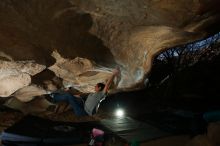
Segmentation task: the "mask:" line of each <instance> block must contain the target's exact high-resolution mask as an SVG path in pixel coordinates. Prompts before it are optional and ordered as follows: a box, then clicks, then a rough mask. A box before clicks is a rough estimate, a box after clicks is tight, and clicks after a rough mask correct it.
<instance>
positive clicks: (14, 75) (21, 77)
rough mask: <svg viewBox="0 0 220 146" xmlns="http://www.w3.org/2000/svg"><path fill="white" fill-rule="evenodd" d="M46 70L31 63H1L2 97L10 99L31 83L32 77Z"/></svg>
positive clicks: (0, 91)
mask: <svg viewBox="0 0 220 146" xmlns="http://www.w3.org/2000/svg"><path fill="white" fill-rule="evenodd" d="M44 69H45V66H44V65H39V64H36V63H34V62H30V61H17V62H15V61H0V97H8V96H10V95H11V94H12V93H14V92H15V91H17V90H18V89H20V88H22V87H25V86H27V85H29V84H30V83H31V76H33V75H35V74H37V73H39V72H41V71H42V70H44Z"/></svg>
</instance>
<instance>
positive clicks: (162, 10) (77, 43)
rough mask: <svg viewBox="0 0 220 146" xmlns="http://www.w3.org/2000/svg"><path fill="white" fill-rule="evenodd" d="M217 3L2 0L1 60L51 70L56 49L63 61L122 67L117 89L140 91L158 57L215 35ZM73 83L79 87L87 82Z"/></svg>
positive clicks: (219, 21) (206, 0) (193, 0)
mask: <svg viewBox="0 0 220 146" xmlns="http://www.w3.org/2000/svg"><path fill="white" fill-rule="evenodd" d="M219 5H220V2H219V0H178V1H177V0H168V1H167V0H138V1H134V0H121V1H119V0H101V1H100V0H28V1H27V0H1V1H0V20H1V21H0V60H7V61H13V60H15V61H18V60H35V61H36V62H37V63H39V64H42V65H46V66H47V67H49V66H52V65H53V64H54V63H55V62H56V61H55V59H54V58H53V57H51V56H50V54H51V53H52V52H53V51H54V50H56V49H57V50H58V52H59V53H60V54H61V56H62V57H63V58H66V59H70V60H73V59H75V58H77V57H78V60H80V59H79V58H86V59H88V60H89V61H91V62H95V64H98V65H101V66H103V67H105V68H108V69H109V70H111V69H112V68H114V67H115V66H120V68H121V72H122V74H121V80H120V83H119V85H118V88H121V89H128V88H130V89H134V88H136V87H137V88H139V87H140V86H142V85H143V84H144V80H145V79H146V78H147V76H148V73H149V71H150V69H151V65H152V60H153V59H154V56H155V55H156V54H158V53H160V52H161V51H163V50H166V49H168V48H170V47H174V46H177V45H181V44H185V43H188V42H192V41H195V40H198V39H202V38H204V37H206V36H209V35H211V34H213V33H216V32H219V30H220V25H219V24H220V19H219V18H220V9H219V7H218V6H219ZM68 65H70V64H68V63H67V62H65V65H64V66H65V68H66V66H68ZM88 65H89V64H88ZM70 66H71V65H70ZM87 67H90V65H89V66H87ZM67 68H68V67H67ZM70 68H71V67H70ZM72 72H74V73H76V74H77V75H79V74H78V73H80V70H79V72H78V70H77V71H76V70H74V71H73V70H72ZM77 72H78V73H77ZM91 73H94V74H95V73H97V72H89V73H88V74H91ZM99 73H100V72H99ZM56 74H57V72H56ZM64 74H65V73H64ZM57 75H58V74H57ZM70 75H72V74H70ZM23 76H25V75H23ZM102 76H103V74H100V75H98V74H97V76H96V78H102ZM20 78H22V77H20ZM25 78H27V77H25ZM67 79H69V77H67V76H65V80H67ZM27 80H28V81H26V82H25V85H27V84H29V82H30V81H29V79H27ZM71 80H76V77H72V78H71ZM12 81H13V80H7V82H12ZM4 82H6V81H4ZM77 82H78V83H77ZM75 83H76V84H81V85H80V86H81V87H82V86H84V84H90V80H88V82H87V81H86V80H84V79H82V80H81V81H74V84H75ZM11 84H12V83H11ZM4 86H5V85H4ZM21 86H23V85H20V87H21ZM1 87H2V86H1ZM20 87H19V88H20ZM85 87H86V88H87V87H88V86H85ZM81 89H82V88H81ZM15 90H17V88H16V89H13V90H12V91H10V92H9V93H2V91H1V95H0V96H8V95H10V94H11V93H12V92H14V91H15ZM82 90H83V89H82ZM85 90H88V89H85Z"/></svg>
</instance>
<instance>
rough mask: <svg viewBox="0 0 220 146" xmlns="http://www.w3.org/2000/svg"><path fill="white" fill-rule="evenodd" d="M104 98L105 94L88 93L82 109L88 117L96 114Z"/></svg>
mask: <svg viewBox="0 0 220 146" xmlns="http://www.w3.org/2000/svg"><path fill="white" fill-rule="evenodd" d="M105 97H106V93H105V92H103V91H100V92H95V93H90V94H89V95H88V97H87V99H86V101H85V105H84V109H85V111H86V112H87V113H88V115H93V114H95V113H96V111H97V108H98V107H99V103H100V102H101V101H102V99H103V98H105Z"/></svg>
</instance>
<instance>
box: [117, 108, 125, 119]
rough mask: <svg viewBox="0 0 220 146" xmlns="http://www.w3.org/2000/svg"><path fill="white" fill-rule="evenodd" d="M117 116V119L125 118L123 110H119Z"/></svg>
mask: <svg viewBox="0 0 220 146" xmlns="http://www.w3.org/2000/svg"><path fill="white" fill-rule="evenodd" d="M115 115H116V116H117V117H123V116H124V111H123V110H122V109H117V110H116V112H115Z"/></svg>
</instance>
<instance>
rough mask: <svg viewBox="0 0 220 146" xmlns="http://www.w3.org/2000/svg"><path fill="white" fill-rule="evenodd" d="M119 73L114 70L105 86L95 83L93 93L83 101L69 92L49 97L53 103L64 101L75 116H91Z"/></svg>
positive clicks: (55, 93) (56, 93) (53, 94)
mask: <svg viewBox="0 0 220 146" xmlns="http://www.w3.org/2000/svg"><path fill="white" fill-rule="evenodd" d="M119 72H120V71H119V69H118V68H117V69H114V70H113V73H112V75H111V77H110V78H109V79H108V80H107V82H106V84H103V83H97V84H96V86H95V93H90V94H89V95H88V97H87V99H86V100H85V101H83V100H82V97H81V96H80V95H73V94H71V93H70V92H53V93H50V94H49V95H50V97H51V98H52V100H53V102H55V103H58V102H62V101H65V102H67V103H68V104H70V106H71V107H72V109H73V111H74V113H75V114H76V115H77V116H85V115H90V116H91V115H94V114H95V113H96V112H97V110H98V108H99V105H100V103H101V101H102V100H103V99H105V97H106V96H107V93H108V90H109V87H110V86H111V84H112V82H113V80H114V78H115V77H116V76H118V75H119Z"/></svg>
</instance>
